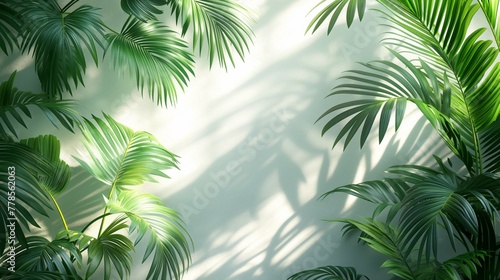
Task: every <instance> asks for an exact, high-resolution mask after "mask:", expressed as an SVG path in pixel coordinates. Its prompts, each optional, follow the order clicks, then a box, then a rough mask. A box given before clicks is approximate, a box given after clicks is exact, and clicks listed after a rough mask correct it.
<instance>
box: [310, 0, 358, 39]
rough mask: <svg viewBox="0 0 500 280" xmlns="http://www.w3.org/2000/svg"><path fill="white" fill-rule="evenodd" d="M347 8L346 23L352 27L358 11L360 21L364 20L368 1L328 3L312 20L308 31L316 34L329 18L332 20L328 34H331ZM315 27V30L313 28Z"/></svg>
mask: <svg viewBox="0 0 500 280" xmlns="http://www.w3.org/2000/svg"><path fill="white" fill-rule="evenodd" d="M325 2H326V0H322V1H321V2H319V3H318V4H317V5H316V6H315V7H314V8H313V10H315V9H317V8H318V7H319V6H321V4H323V3H325ZM346 6H347V13H346V21H347V27H351V24H352V22H353V21H354V17H355V16H356V10H357V12H358V17H359V20H360V21H361V20H363V16H364V14H365V9H366V0H335V1H332V2H331V3H328V5H326V6H325V7H324V8H323V9H322V10H321V11H320V12H319V13H317V14H316V16H315V17H314V18H313V19H312V20H311V22H310V23H309V26H307V30H306V32H307V31H309V30H310V29H311V28H312V33H314V32H315V31H316V30H317V29H318V28H319V27H320V26H321V25H322V24H323V23H324V22H325V21H326V20H327V19H328V18H330V20H329V23H328V30H327V34H330V32H331V31H332V29H333V27H334V26H335V23H337V20H338V18H339V16H340V14H341V13H342V11H343V9H344V8H345V7H346ZM313 27H314V28H313Z"/></svg>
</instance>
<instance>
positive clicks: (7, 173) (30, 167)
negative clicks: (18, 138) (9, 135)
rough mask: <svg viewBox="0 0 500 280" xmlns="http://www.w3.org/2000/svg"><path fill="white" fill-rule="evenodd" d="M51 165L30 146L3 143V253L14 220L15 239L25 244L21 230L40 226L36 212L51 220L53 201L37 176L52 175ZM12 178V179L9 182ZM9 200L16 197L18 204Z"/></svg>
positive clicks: (0, 145) (0, 159) (0, 203)
mask: <svg viewBox="0 0 500 280" xmlns="http://www.w3.org/2000/svg"><path fill="white" fill-rule="evenodd" d="M50 172H51V166H50V163H49V162H48V161H47V160H46V159H45V158H44V157H43V156H42V155H41V154H39V153H37V152H36V151H34V150H32V149H30V148H29V147H27V146H25V145H22V144H19V143H12V142H3V141H0V176H1V177H2V180H0V191H1V192H2V193H4V194H12V195H9V196H7V195H2V196H0V209H1V211H0V222H1V228H0V251H1V252H3V251H4V249H5V247H6V244H7V238H8V233H9V230H8V228H7V225H9V224H10V223H11V221H12V219H14V221H15V223H16V225H18V226H16V238H17V239H18V241H19V242H21V243H26V241H25V238H24V233H23V230H22V228H25V229H28V230H29V228H30V225H31V226H35V227H40V226H39V225H38V223H37V222H36V220H35V219H34V217H33V215H34V213H38V214H41V215H44V216H47V217H48V214H47V210H46V209H51V206H50V198H49V197H48V195H47V193H46V192H45V190H44V188H43V186H42V185H41V184H40V181H39V180H38V177H37V175H44V176H50ZM9 178H10V179H9ZM8 197H14V198H15V201H11V200H9V198H8Z"/></svg>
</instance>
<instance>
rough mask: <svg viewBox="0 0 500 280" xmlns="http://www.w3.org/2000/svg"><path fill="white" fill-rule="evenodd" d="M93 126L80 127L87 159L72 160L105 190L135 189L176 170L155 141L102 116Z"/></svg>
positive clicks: (172, 157) (173, 161) (86, 122)
mask: <svg viewBox="0 0 500 280" xmlns="http://www.w3.org/2000/svg"><path fill="white" fill-rule="evenodd" d="M94 120H95V122H96V123H97V126H95V125H94V124H93V123H92V122H90V121H89V120H87V119H85V120H84V123H83V124H82V126H81V130H82V133H83V135H84V137H85V143H84V144H85V147H86V148H87V151H88V153H89V156H90V158H89V159H88V160H87V161H84V160H82V159H78V158H76V160H77V161H78V162H79V163H80V164H81V165H82V166H83V167H84V168H85V169H87V170H88V171H89V172H90V173H91V174H92V175H94V177H96V178H97V179H99V180H101V181H102V182H104V183H106V184H107V185H109V186H113V187H115V186H117V187H121V186H126V185H128V186H137V185H140V184H142V183H143V182H144V181H149V182H156V180H155V179H154V178H153V176H152V175H155V176H161V177H166V178H168V176H167V175H166V174H165V173H164V172H163V171H162V170H167V169H170V168H172V167H177V166H176V163H177V160H176V156H175V155H174V154H172V153H170V152H169V151H167V149H165V148H164V147H163V146H162V145H161V144H160V143H159V142H158V140H156V138H155V137H154V136H153V135H151V134H149V133H147V132H144V131H139V132H134V131H133V130H132V129H130V128H128V127H126V126H124V125H122V124H120V123H118V122H116V121H115V120H113V119H112V118H111V117H110V116H108V115H104V120H103V119H100V118H97V117H94Z"/></svg>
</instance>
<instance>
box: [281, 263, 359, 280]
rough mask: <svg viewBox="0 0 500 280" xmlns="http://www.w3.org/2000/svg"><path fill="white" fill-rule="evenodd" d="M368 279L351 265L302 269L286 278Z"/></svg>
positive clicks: (297, 279)
mask: <svg viewBox="0 0 500 280" xmlns="http://www.w3.org/2000/svg"><path fill="white" fill-rule="evenodd" d="M361 279H369V278H368V277H366V276H365V275H362V274H358V273H357V272H356V269H354V268H353V267H343V266H331V265H329V266H323V267H318V268H315V269H310V270H304V271H301V272H298V273H295V274H294V275H292V276H290V277H288V280H361Z"/></svg>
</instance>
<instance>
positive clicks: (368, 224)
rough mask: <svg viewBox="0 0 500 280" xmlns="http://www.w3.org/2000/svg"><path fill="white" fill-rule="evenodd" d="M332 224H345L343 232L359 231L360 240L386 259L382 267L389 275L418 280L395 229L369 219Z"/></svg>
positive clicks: (341, 220)
mask: <svg viewBox="0 0 500 280" xmlns="http://www.w3.org/2000/svg"><path fill="white" fill-rule="evenodd" d="M332 222H342V223H346V225H348V226H346V227H344V230H352V229H353V228H357V229H359V230H361V232H362V235H361V237H360V239H361V240H363V241H364V242H366V243H367V244H368V246H370V247H371V248H372V249H374V250H375V251H377V252H379V253H381V254H384V255H385V256H386V257H388V260H386V261H385V262H384V263H383V264H382V267H384V268H388V269H389V273H391V274H393V275H396V276H398V277H400V278H402V279H418V277H417V276H418V270H417V269H416V266H415V265H414V263H413V262H412V261H411V260H410V259H409V257H408V256H406V255H405V254H404V241H402V240H401V236H400V233H399V231H398V229H397V228H395V227H393V226H391V225H390V224H387V223H382V222H379V221H377V220H374V219H369V218H365V219H364V221H356V220H352V219H336V220H332Z"/></svg>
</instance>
